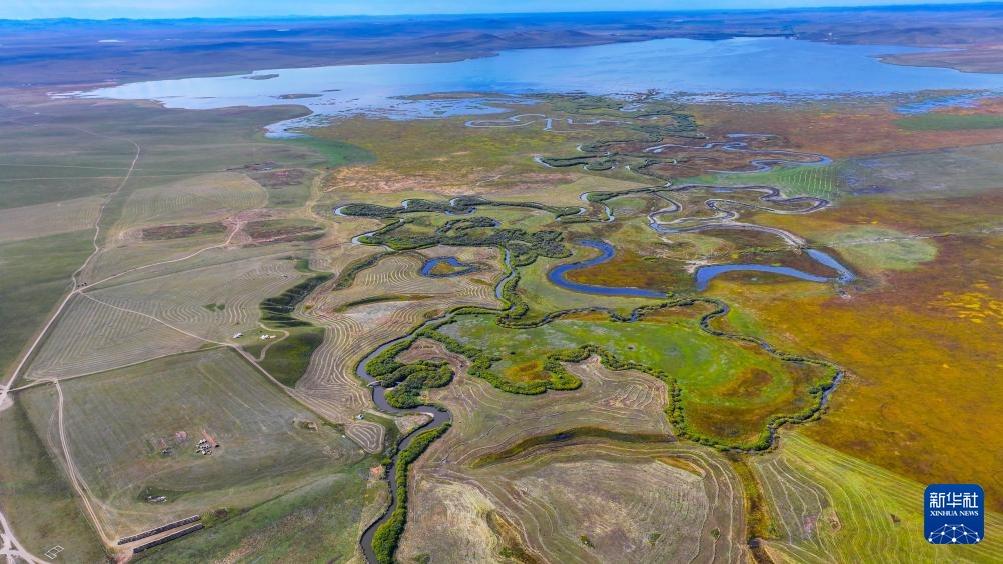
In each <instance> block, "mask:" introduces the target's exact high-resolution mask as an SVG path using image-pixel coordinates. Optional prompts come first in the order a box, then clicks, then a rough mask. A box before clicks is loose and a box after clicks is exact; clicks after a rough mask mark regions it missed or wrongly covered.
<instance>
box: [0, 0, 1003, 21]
mask: <svg viewBox="0 0 1003 564" xmlns="http://www.w3.org/2000/svg"><path fill="white" fill-rule="evenodd" d="M991 6H996V7H999V8H1003V0H986V1H979V0H976V1H974V2H957V3H944V2H929V3H921V4H911V3H904V2H902V3H890V4H874V5H870V4H867V5H863V4H834V5H830V6H786V7H778V8H680V9H673V10H587V11H574V10H571V11H565V10H542V11H539V12H524V11H519V12H431V13H401V14H345V15H304V14H282V15H278V14H276V15H273V16H178V17H139V18H130V17H113V18H80V17H73V16H66V17H50V18H0V22H170V21H175V22H181V21H220V20H231V21H254V20H260V21H269V20H281V19H295V20H324V19H350V18H374V19H380V18H386V19H389V18H434V17H444V16H448V17H471V18H476V17H518V16H538V15H586V14H693V13H719V12H740V13H741V12H793V11H827V10H859V11H865V10H902V9H930V8H949V9H963V8H986V7H991Z"/></svg>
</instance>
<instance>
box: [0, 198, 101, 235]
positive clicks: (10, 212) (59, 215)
mask: <svg viewBox="0 0 1003 564" xmlns="http://www.w3.org/2000/svg"><path fill="white" fill-rule="evenodd" d="M101 202H102V198H101V197H99V196H88V197H84V198H74V199H72V200H65V201H62V202H50V203H46V204H35V205H33V206H22V207H18V208H0V242H9V241H22V240H25V239H34V238H37V237H46V236H48V235H57V234H60V233H71V232H73V231H82V230H85V229H91V228H93V227H94V222H95V221H96V220H97V217H98V209H99V208H100V206H101Z"/></svg>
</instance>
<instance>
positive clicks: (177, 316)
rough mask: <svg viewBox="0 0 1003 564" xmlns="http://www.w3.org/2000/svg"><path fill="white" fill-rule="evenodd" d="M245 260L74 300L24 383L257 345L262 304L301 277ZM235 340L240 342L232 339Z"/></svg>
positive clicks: (282, 261)
mask: <svg viewBox="0 0 1003 564" xmlns="http://www.w3.org/2000/svg"><path fill="white" fill-rule="evenodd" d="M243 256H244V257H245V258H244V259H243V260H232V261H227V260H224V259H225V258H228V257H227V256H226V253H225V252H224V251H220V252H219V253H217V254H216V256H214V257H213V256H210V257H206V260H207V261H208V264H206V265H200V264H199V263H197V262H196V263H195V264H191V263H189V264H187V266H188V267H189V268H188V269H185V270H180V271H174V272H172V271H170V270H168V271H167V272H163V273H162V272H160V271H158V270H156V269H147V270H143V271H141V272H138V273H137V276H136V277H133V278H132V279H129V278H127V277H123V278H121V279H115V280H113V281H111V282H109V285H108V286H107V287H97V288H95V289H93V290H91V291H88V292H86V293H83V294H78V295H77V296H76V297H74V298H73V300H72V301H71V302H70V304H69V305H68V306H67V309H66V310H65V311H64V313H63V315H62V316H61V317H60V318H59V320H58V321H57V323H56V324H55V326H54V327H53V328H52V330H51V332H50V333H49V335H48V336H47V337H46V340H45V341H44V343H43V344H42V346H41V347H40V349H39V350H38V352H37V354H36V355H35V357H34V358H33V359H32V363H31V364H30V365H29V366H28V369H27V371H26V377H27V378H29V379H35V380H38V379H48V378H68V377H75V376H80V375H84V374H92V373H96V372H102V371H105V370H111V369H114V368H119V367H122V366H127V365H130V364H135V363H138V362H143V361H147V360H150V359H153V358H157V357H161V356H165V355H170V354H175V353H179V352H186V351H191V350H195V349H198V348H200V347H202V346H205V345H217V344H224V343H226V344H229V343H234V344H253V343H255V342H257V340H258V339H259V331H258V330H259V326H258V320H259V319H260V311H259V309H258V307H259V304H260V303H261V301H262V300H264V299H265V298H267V297H269V296H272V295H276V294H279V293H281V292H282V291H283V290H284V289H285V288H287V287H289V286H292V285H294V284H295V283H296V282H297V281H298V280H299V279H300V278H302V277H303V276H304V275H303V274H302V273H300V272H298V271H296V269H295V262H294V261H292V260H288V259H287V258H283V256H282V255H280V256H267V255H266V256H258V257H255V256H253V255H249V253H246V254H243ZM234 258H238V257H234ZM140 276H142V277H140ZM120 281H121V283H118V282H120ZM237 333H245V334H246V336H245V337H244V338H238V339H234V338H233V336H234V335H236V334H237ZM273 333H274V332H273Z"/></svg>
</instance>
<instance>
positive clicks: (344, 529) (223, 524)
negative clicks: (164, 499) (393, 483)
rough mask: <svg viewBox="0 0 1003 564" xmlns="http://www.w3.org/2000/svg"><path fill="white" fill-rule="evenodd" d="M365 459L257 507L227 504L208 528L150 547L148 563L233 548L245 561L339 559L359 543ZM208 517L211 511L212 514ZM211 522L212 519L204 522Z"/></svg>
mask: <svg viewBox="0 0 1003 564" xmlns="http://www.w3.org/2000/svg"><path fill="white" fill-rule="evenodd" d="M372 464H373V462H372V461H370V460H369V459H366V460H364V461H362V462H360V463H358V464H355V465H352V466H347V467H345V466H343V467H339V468H336V469H332V471H331V472H329V473H328V475H326V476H324V477H322V478H320V479H318V480H317V481H315V482H312V483H310V484H308V485H305V486H302V487H300V488H297V489H295V490H293V491H291V492H289V493H287V494H285V495H281V496H279V497H276V498H274V499H271V500H269V501H267V502H265V503H262V504H261V505H258V506H256V507H253V508H251V509H247V510H244V511H240V510H239V509H237V508H233V507H230V508H228V512H227V513H228V515H227V517H226V518H225V519H217V520H216V522H215V523H213V524H212V526H211V527H208V528H206V529H205V530H203V531H200V532H198V533H196V534H193V535H190V536H188V537H185V538H184V539H182V540H178V541H174V542H171V543H168V544H166V545H164V546H163V547H160V548H157V549H154V550H153V551H150V552H149V553H148V554H147V556H146V557H145V559H146V560H147V561H150V562H211V561H217V560H220V559H224V558H225V557H226V556H227V555H228V554H230V553H231V552H237V553H240V554H241V555H242V559H243V560H245V561H259V562H279V561H284V562H315V561H317V562H319V561H326V562H331V561H334V562H342V561H346V560H349V559H350V558H351V557H352V555H353V554H354V552H355V548H356V544H357V543H358V536H357V533H358V520H359V518H360V517H361V510H362V496H363V490H364V488H365V474H364V472H365V470H366V468H367V467H368V466H370V465H372ZM210 515H211V513H210ZM207 522H210V523H211V522H212V519H210V520H207Z"/></svg>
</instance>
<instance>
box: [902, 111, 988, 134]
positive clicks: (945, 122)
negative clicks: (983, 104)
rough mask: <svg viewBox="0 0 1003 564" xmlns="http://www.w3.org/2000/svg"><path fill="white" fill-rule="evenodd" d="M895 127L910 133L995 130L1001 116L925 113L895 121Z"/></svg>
mask: <svg viewBox="0 0 1003 564" xmlns="http://www.w3.org/2000/svg"><path fill="white" fill-rule="evenodd" d="M895 125H897V126H899V127H901V128H902V129H908V130H910V131H954V130H960V129H997V128H1000V127H1003V116H1001V115H996V114H945V113H941V112H927V113H925V114H920V115H915V116H909V117H906V118H902V119H898V120H895Z"/></svg>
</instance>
